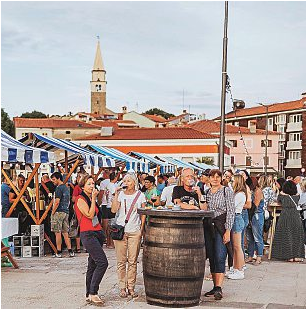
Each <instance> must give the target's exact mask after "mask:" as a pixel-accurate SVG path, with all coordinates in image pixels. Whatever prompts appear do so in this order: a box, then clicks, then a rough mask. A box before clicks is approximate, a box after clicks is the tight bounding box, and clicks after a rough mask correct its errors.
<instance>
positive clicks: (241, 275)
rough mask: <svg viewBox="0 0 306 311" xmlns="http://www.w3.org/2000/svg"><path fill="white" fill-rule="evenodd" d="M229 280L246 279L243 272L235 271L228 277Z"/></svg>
mask: <svg viewBox="0 0 306 311" xmlns="http://www.w3.org/2000/svg"><path fill="white" fill-rule="evenodd" d="M228 278H229V279H231V280H243V279H244V272H243V270H241V271H240V270H237V269H235V270H234V272H233V273H231V274H229V275H228Z"/></svg>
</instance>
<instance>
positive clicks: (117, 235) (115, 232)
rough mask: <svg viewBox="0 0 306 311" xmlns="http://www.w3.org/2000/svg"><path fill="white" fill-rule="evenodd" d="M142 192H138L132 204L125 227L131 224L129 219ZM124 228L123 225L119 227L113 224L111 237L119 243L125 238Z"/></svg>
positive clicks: (110, 228)
mask: <svg viewBox="0 0 306 311" xmlns="http://www.w3.org/2000/svg"><path fill="white" fill-rule="evenodd" d="M140 194H141V192H140V191H138V193H137V195H136V197H135V198H134V200H133V202H132V204H131V207H130V209H129V212H128V214H127V216H126V218H125V225H126V224H127V223H128V222H129V219H130V216H131V214H132V210H133V208H134V206H135V204H136V202H137V200H138V198H139V196H140ZM125 225H124V226H121V225H118V224H116V223H114V224H112V225H111V226H110V227H109V230H110V236H111V238H112V239H113V240H117V241H120V240H122V239H123V237H124V227H125Z"/></svg>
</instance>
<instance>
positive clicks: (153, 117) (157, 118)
mask: <svg viewBox="0 0 306 311" xmlns="http://www.w3.org/2000/svg"><path fill="white" fill-rule="evenodd" d="M142 115H143V116H145V117H147V118H148V119H150V120H152V121H154V122H158V123H165V122H167V120H166V119H165V118H164V117H162V116H157V115H153V114H145V113H143V114H142Z"/></svg>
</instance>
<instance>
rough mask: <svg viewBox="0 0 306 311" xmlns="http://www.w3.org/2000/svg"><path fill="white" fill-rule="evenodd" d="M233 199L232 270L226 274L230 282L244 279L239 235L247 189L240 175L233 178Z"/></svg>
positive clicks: (242, 224)
mask: <svg viewBox="0 0 306 311" xmlns="http://www.w3.org/2000/svg"><path fill="white" fill-rule="evenodd" d="M233 190H234V198H235V221H234V225H233V227H232V243H233V249H234V269H233V270H232V271H230V273H229V274H228V278H229V279H232V280H242V279H244V271H243V269H242V266H243V265H244V254H243V251H242V248H241V233H242V231H243V229H244V221H243V218H242V214H241V213H242V210H243V207H244V205H245V203H246V201H247V188H246V184H245V181H244V178H243V177H242V176H241V175H235V176H234V182H233Z"/></svg>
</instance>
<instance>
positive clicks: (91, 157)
mask: <svg viewBox="0 0 306 311" xmlns="http://www.w3.org/2000/svg"><path fill="white" fill-rule="evenodd" d="M20 141H22V142H24V143H25V144H26V145H35V147H37V148H41V149H45V150H52V151H57V150H64V151H67V155H68V162H69V163H71V162H75V161H76V160H77V159H79V158H81V159H82V160H83V162H84V163H83V164H85V165H90V166H96V167H115V161H114V159H112V158H109V157H105V156H101V155H98V154H96V153H94V152H91V151H90V150H88V149H85V148H82V147H80V146H78V145H76V144H74V143H72V142H69V141H66V140H63V139H57V138H52V137H47V136H41V135H39V134H36V133H30V134H27V135H26V137H24V138H22V139H21V140H20ZM63 161H64V159H62V160H61V161H59V162H60V163H61V162H63Z"/></svg>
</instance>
